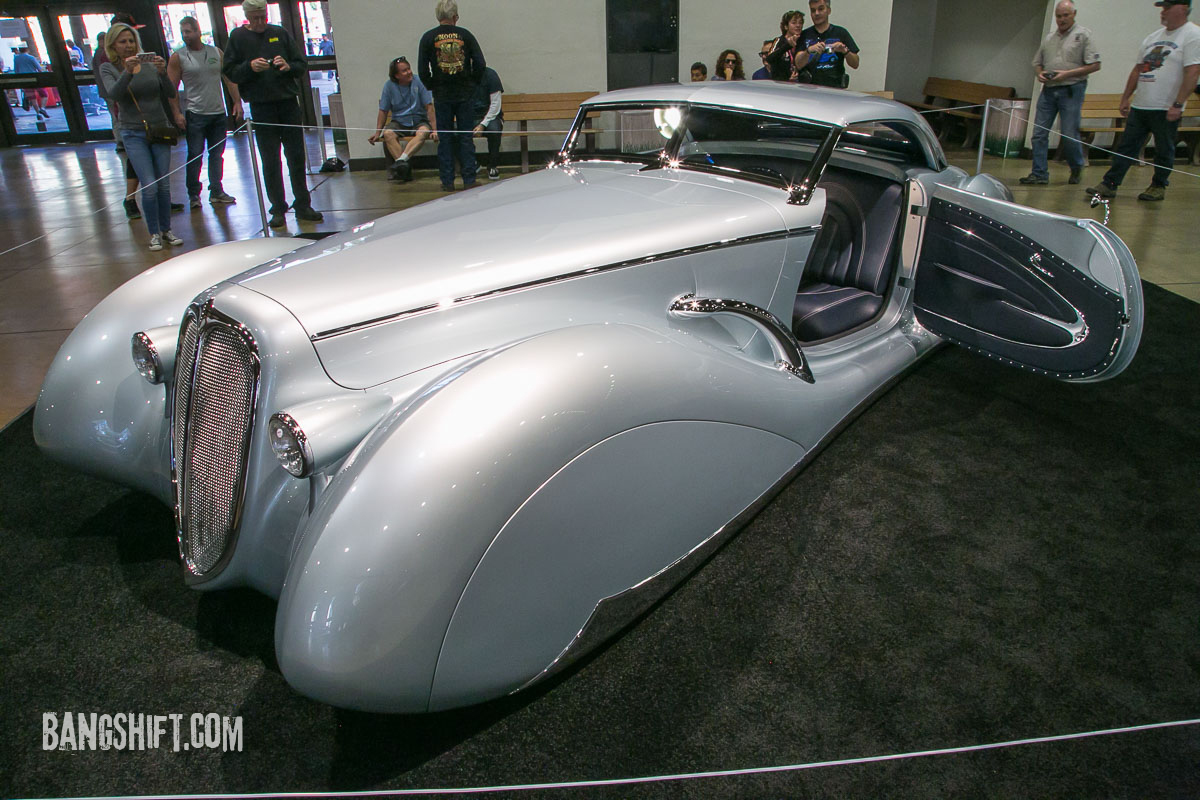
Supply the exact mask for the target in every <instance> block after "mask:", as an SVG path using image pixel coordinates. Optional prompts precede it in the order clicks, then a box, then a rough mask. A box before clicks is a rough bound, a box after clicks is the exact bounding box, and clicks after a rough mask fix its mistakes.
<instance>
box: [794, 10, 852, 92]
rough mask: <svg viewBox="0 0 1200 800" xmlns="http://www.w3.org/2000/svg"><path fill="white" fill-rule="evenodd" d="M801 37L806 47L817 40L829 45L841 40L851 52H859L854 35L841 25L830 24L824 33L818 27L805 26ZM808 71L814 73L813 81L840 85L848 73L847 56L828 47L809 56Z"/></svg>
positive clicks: (820, 83) (822, 84) (821, 84)
mask: <svg viewBox="0 0 1200 800" xmlns="http://www.w3.org/2000/svg"><path fill="white" fill-rule="evenodd" d="M800 38H801V40H802V41H803V46H804V48H805V49H807V48H809V47H812V46H813V45H814V44H816V43H817V42H824V43H825V45H826V46H827V47H828V46H829V45H832V44H833V43H835V42H841V43H842V44H844V45H846V47H847V49H849V51H850V52H851V53H857V52H858V45H857V44H856V43H855V42H854V37H853V36H851V35H850V31H848V30H846V29H845V28H843V27H842V26H841V25H830V26H829V27H828V28H826V29H825V32H824V33H820V32H818V31H817V29H816V27H809V28H805V29H804V31H803V32H802V33H801V34H800ZM801 55H803V54H801ZM808 71H809V72H810V73H811V74H812V82H813V83H815V84H816V85H818V86H838V87H840V86H841V85H842V76H844V75H845V74H846V56H845V55H843V54H841V53H833V52H830V51H829V50H828V49H826V50H825V52H823V53H821V54H820V55H815V56H809V59H808Z"/></svg>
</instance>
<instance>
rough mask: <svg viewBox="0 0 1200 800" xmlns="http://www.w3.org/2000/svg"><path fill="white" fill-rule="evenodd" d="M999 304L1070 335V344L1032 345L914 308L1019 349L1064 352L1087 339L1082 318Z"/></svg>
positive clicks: (1085, 325) (934, 312)
mask: <svg viewBox="0 0 1200 800" xmlns="http://www.w3.org/2000/svg"><path fill="white" fill-rule="evenodd" d="M1000 302H1002V303H1004V305H1006V306H1008V307H1009V308H1011V309H1013V310H1015V311H1020V312H1023V313H1025V314H1028V315H1029V316H1031V317H1035V318H1037V319H1040V320H1043V321H1045V322H1048V323H1049V324H1051V325H1053V326H1054V327H1056V328H1061V329H1062V330H1064V331H1066V332H1067V333H1069V334H1070V335H1071V343H1070V344H1063V345H1050V344H1032V343H1030V342H1019V341H1017V340H1016V339H1009V338H1008V337H1007V336H997V335H996V334H994V333H992V332H991V331H985V330H982V329H980V328H976V327H974V326H972V325H967V324H965V323H963V322H961V321H959V320H956V319H951V318H950V317H947V316H946V315H945V314H939V313H937V312H936V311H930V310H929V309H928V308H925V307H924V306H914V307H915V308H919V309H920V310H921V311H922V312H924V313H926V314H928V315H929V316H931V317H937V318H938V319H943V320H945V321H946V322H952V323H954V324H955V325H958V326H959V327H961V328H966V329H967V330H969V331H974V332H975V333H978V334H982V335H983V336H986V337H987V338H989V339H995V340H997V341H1000V342H1008V343H1010V344H1015V345H1020V346H1021V347H1030V348H1038V349H1040V350H1065V349H1067V348H1068V347H1075V346H1077V345H1079V344H1081V343H1082V342H1083V341H1084V340H1085V339H1087V337H1088V332H1089V330H1090V329H1089V328H1088V326H1087V322H1086V321H1084V320H1083V317H1079V320H1080V322H1078V323H1069V322H1063V321H1062V320H1061V319H1054V318H1053V317H1047V316H1045V315H1044V314H1039V313H1037V312H1036V311H1030V310H1028V309H1025V308H1021V307H1020V306H1015V305H1013V304H1012V303H1010V302H1008V301H1007V300H1001V301H1000ZM1071 308H1072V309H1074V310H1075V314H1076V315H1078V314H1079V310H1078V309H1076V308H1075V307H1074V306H1071ZM1052 374H1054V375H1056V376H1061V375H1063V374H1066V373H1057V372H1056V373H1052Z"/></svg>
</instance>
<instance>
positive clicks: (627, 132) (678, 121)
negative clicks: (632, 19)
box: [560, 103, 835, 188]
mask: <svg viewBox="0 0 1200 800" xmlns="http://www.w3.org/2000/svg"><path fill="white" fill-rule="evenodd" d="M834 130H835V129H834V128H833V127H832V126H829V125H823V124H820V123H816V122H809V121H805V120H797V119H790V118H787V117H777V116H771V115H769V114H756V113H752V112H748V111H740V110H736V109H728V108H714V107H708V106H699V105H688V104H683V103H673V104H672V103H664V104H662V105H658V106H654V105H638V106H624V107H623V106H596V107H590V108H587V109H585V111H584V113H582V114H581V115H580V116H579V118H578V119H577V120H576V124H575V128H574V129H573V131H572V133H571V135H570V136H569V137H568V139H567V144H566V146H565V147H564V148H563V151H562V153H561V154H560V157H561V158H562V159H563V160H565V161H571V162H579V161H626V162H633V163H642V164H646V165H648V166H652V167H661V166H670V167H678V168H681V169H695V170H700V171H706V172H723V173H729V174H736V175H737V176H738V177H742V178H746V179H748V180H754V181H758V182H761V183H769V184H773V185H779V186H782V187H785V188H786V187H791V186H795V185H799V184H800V183H802V182H803V180H804V178H805V177H806V176H807V175H808V174H809V172H810V170H811V169H812V167H813V164H814V161H816V159H817V157H818V154H819V153H820V152H821V151H822V147H823V146H824V145H825V143H826V142H827V141H828V140H829V139H830V136H831V135H832V134H833V132H834Z"/></svg>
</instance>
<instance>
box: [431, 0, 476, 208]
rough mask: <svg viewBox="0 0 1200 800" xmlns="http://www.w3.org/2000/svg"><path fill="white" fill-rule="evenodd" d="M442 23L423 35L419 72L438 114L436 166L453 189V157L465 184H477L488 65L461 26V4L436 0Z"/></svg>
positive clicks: (446, 188) (446, 187) (466, 186)
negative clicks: (479, 119)
mask: <svg viewBox="0 0 1200 800" xmlns="http://www.w3.org/2000/svg"><path fill="white" fill-rule="evenodd" d="M434 13H435V14H436V15H437V20H438V26H437V27H436V28H433V29H432V30H428V31H426V32H425V34H424V35H423V36H422V37H421V43H420V45H419V47H418V52H417V77H419V78H420V79H421V82H422V83H424V84H425V85H426V86H427V87H429V90H430V91H431V92H433V110H434V114H435V115H436V116H437V133H438V171H439V172H440V173H441V178H442V191H446V192H452V191H454V162H455V161H458V163H459V170H460V171H461V174H462V180H463V188H464V189H470V188H471V187H472V186H475V185H476V181H475V170H476V168H477V165H476V163H475V142H473V141H472V140H471V136H472V128H474V127H475V91H476V87H477V86H478V85H479V82H480V81H481V80H482V79H483V70H484V68H485V67H486V66H487V64H486V63H485V62H484V59H483V51H482V50H480V49H479V42H477V41H476V40H475V37H474V35H472V33H471V32H470V31H469V30H467V29H466V28H460V27H458V4H457V3H456V2H455V1H454V0H438V4H437V7H436V8H435V9H434Z"/></svg>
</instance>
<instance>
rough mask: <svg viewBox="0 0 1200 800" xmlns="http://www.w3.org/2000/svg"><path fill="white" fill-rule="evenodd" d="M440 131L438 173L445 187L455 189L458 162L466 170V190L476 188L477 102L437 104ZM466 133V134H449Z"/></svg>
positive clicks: (469, 100)
mask: <svg viewBox="0 0 1200 800" xmlns="http://www.w3.org/2000/svg"><path fill="white" fill-rule="evenodd" d="M433 111H434V114H435V115H436V116H437V129H438V173H439V175H440V176H441V178H442V186H453V185H454V162H455V160H457V161H458V163H459V167H460V168H461V170H462V179H463V186H474V185H475V170H476V169H477V165H476V164H475V142H474V141H472V140H471V129H472V128H474V127H475V100H474V98H468V99H466V100H438V99H437V98H436V97H435V98H434V102H433ZM445 131H463V133H445Z"/></svg>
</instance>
